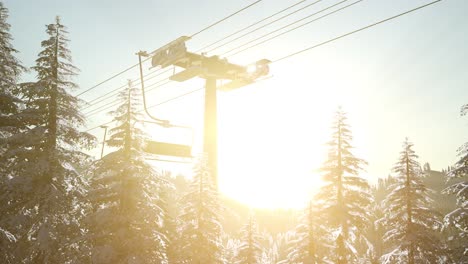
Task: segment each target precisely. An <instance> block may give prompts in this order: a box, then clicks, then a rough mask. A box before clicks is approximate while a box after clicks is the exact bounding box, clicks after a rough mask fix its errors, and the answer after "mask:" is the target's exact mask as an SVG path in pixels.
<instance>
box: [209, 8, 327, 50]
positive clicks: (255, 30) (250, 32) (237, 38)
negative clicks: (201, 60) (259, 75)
mask: <svg viewBox="0 0 468 264" xmlns="http://www.w3.org/2000/svg"><path fill="white" fill-rule="evenodd" d="M320 2H322V0H317V1H315V2H312V3H310V4H308V5H306V6H303V7H301V8H299V9H297V10H295V11H293V12H291V13H289V14H286V15H284V16H282V17H280V18H277V19H275V20H273V21H271V22H269V23H267V24H265V25H263V26H260V27H257V28H255V29H253V30H250V31H249V32H247V33H244V34H242V35H240V36H238V37H236V38H234V39H231V40H230V42H233V41H236V40H239V39H241V38H243V37H245V36H248V35H250V34H252V33H254V32H257V31H258V30H261V29H263V28H265V27H267V26H270V25H273V24H274V23H276V22H278V21H281V20H283V19H285V18H287V17H290V16H292V15H294V14H296V13H297V12H299V11H302V10H305V9H306V8H309V7H311V6H314V5H315V4H318V3H320ZM228 44H229V42H227V43H224V44H221V45H218V46H216V47H214V48H212V49H210V50H207V51H206V52H207V53H209V52H212V51H213V50H216V49H219V48H221V47H224V46H226V45H228Z"/></svg>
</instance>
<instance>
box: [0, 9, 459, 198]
mask: <svg viewBox="0 0 468 264" xmlns="http://www.w3.org/2000/svg"><path fill="white" fill-rule="evenodd" d="M252 2H253V1H244V0H242V1H228V0H222V1H221V0H216V1H214V0H210V1H208V0H201V1H189V0H184V1H174V0H172V1H169V0H166V1H156V0H133V1H123V0H100V1H96V0H80V1H71V0H68V1H67V0H41V1H36V0H4V3H5V5H6V6H7V7H8V8H9V10H10V19H9V22H10V24H11V25H12V34H13V37H14V45H15V48H17V49H18V50H19V51H20V54H19V55H18V56H19V58H20V59H21V61H22V62H23V63H24V64H25V65H26V66H33V65H34V60H35V59H36V56H37V54H38V52H39V51H40V42H41V41H42V40H44V39H45V38H46V34H45V25H46V24H49V23H52V22H53V21H54V17H55V16H56V15H60V16H61V17H62V21H63V23H64V24H65V25H66V26H67V27H68V30H69V31H70V35H69V37H70V39H71V44H70V49H71V50H72V56H73V59H74V63H75V65H76V66H77V67H78V68H80V69H81V73H80V75H79V76H78V77H77V78H76V79H75V81H76V83H78V84H79V85H80V87H81V89H82V90H84V89H87V88H89V87H91V86H93V85H95V84H97V83H98V82H100V81H102V80H104V79H106V78H108V77H110V76H111V75H113V74H115V73H117V72H119V71H121V70H123V69H125V68H127V67H129V66H130V65H132V64H135V63H136V62H137V57H136V56H135V52H137V51H138V50H147V51H152V50H154V49H156V48H158V47H160V46H162V45H164V44H166V43H167V42H170V41H171V40H173V39H176V38H177V37H179V36H182V35H190V34H192V33H194V32H196V31H198V30H200V29H201V28H203V27H205V26H206V25H208V24H210V23H212V22H214V21H216V20H218V19H220V18H222V17H224V16H226V15H228V14H230V13H232V12H234V11H236V10H238V9H240V8H242V7H244V6H246V5H248V4H249V3H252ZM296 2H298V1H279V0H276V1H273V0H263V1H262V2H260V3H259V4H257V5H255V6H253V7H252V8H250V9H248V10H246V11H245V12H243V13H241V14H239V15H237V16H235V17H234V18H232V19H230V20H228V21H226V22H223V23H222V24H220V25H218V26H216V27H214V28H212V29H210V30H209V31H206V32H203V33H201V34H200V35H197V36H196V37H194V38H193V39H192V40H190V41H189V42H187V46H188V48H189V50H191V51H195V50H198V49H199V48H202V47H203V46H204V45H206V44H210V43H212V42H214V41H216V40H218V39H219V38H221V37H224V36H226V35H228V34H230V33H232V32H234V31H236V30H238V29H241V28H243V27H245V26H247V25H249V24H251V23H253V22H255V21H258V20H260V19H262V18H264V17H267V16H269V15H270V14H273V13H274V12H277V11H279V10H281V9H282V8H285V7H287V6H289V5H291V4H293V3H296ZM312 2H313V1H305V2H304V3H302V4H301V5H299V6H298V7H297V8H299V7H302V6H305V5H307V4H309V3H312ZM337 2H338V1H337V0H323V1H321V2H319V3H317V4H316V5H314V6H312V7H310V8H307V9H305V10H303V11H301V12H298V13H297V14H295V15H292V16H290V17H288V19H285V20H282V21H280V22H277V23H275V24H273V25H271V26H269V27H265V28H264V29H262V30H259V31H257V32H255V33H254V34H250V35H248V36H246V37H244V38H242V39H239V40H238V41H235V42H232V43H228V44H227V45H226V46H225V47H222V48H220V49H218V50H215V51H213V52H211V53H209V54H210V55H218V54H219V55H221V54H223V52H226V51H228V50H229V49H230V48H232V47H236V46H239V45H241V44H243V43H244V42H246V41H249V40H252V39H254V38H256V37H258V36H261V35H263V34H264V33H267V32H269V31H272V30H274V29H276V28H279V27H281V26H283V25H286V24H288V23H291V22H293V21H294V20H297V19H299V18H302V17H304V16H306V15H308V14H312V13H314V12H316V11H318V10H320V9H323V8H325V7H327V6H330V5H332V4H334V3H337ZM352 2H354V1H347V3H352ZM428 2H430V1H428V0H425V1H421V0H412V1H407V0H392V1H388V0H387V1H385V0H365V1H362V2H360V3H358V4H356V5H354V6H352V7H350V8H348V9H346V10H344V11H342V12H338V13H336V14H334V15H331V16H330V17H327V18H324V19H321V20H318V21H316V22H314V23H312V24H310V25H307V26H305V27H303V28H300V29H298V30H296V31H294V32H291V33H288V34H286V35H284V36H282V37H279V38H277V39H275V40H273V41H270V42H267V43H264V44H262V45H259V46H258V47H255V48H252V49H250V50H248V51H245V52H242V53H239V54H237V55H235V56H228V57H227V58H228V59H229V61H231V62H235V63H239V64H247V63H250V62H254V61H256V60H258V59H262V58H268V59H271V60H274V59H277V58H280V57H282V56H284V55H287V54H290V53H292V52H294V51H297V50H300V49H302V48H305V47H308V46H312V45H314V44H317V43H320V42H322V41H325V40H327V39H330V38H333V37H335V36H338V35H340V34H343V33H347V32H349V31H352V30H354V29H357V28H359V27H362V26H365V25H367V24H370V23H372V22H375V21H378V20H381V19H384V18H387V17H390V16H392V15H395V14H398V13H400V12H403V11H406V10H408V9H411V8H413V7H416V6H419V5H422V4H424V3H428ZM345 4H346V3H344V4H343V5H345ZM297 8H296V9H297ZM293 10H294V9H293ZM466 10H468V1H465V0H445V1H442V2H440V3H438V4H435V5H433V6H430V7H428V8H425V9H423V10H420V11H418V12H416V13H412V14H409V15H407V16H404V17H401V18H399V19H397V20H394V21H390V22H388V23H385V24H382V25H379V26H377V27H374V28H372V29H369V30H366V31H363V32H360V33H358V34H355V35H352V36H350V37H347V38H345V39H342V40H339V41H336V42H333V43H330V44H327V45H325V46H322V47H319V48H316V49H313V50H311V51H309V52H306V53H303V54H300V55H298V56H295V57H293V58H291V59H287V60H284V61H282V62H279V63H275V64H272V65H271V75H272V78H269V79H268V80H265V81H262V82H260V83H258V84H254V85H251V86H248V87H244V88H242V89H239V90H236V91H233V92H229V93H222V94H220V95H219V119H220V121H219V130H220V177H221V179H220V184H221V189H222V190H223V191H224V192H225V193H227V194H228V195H230V196H234V197H236V198H238V199H240V200H242V201H249V200H250V201H252V200H255V201H254V202H253V203H254V205H258V206H291V204H297V203H298V201H303V200H304V197H306V194H307V192H308V190H310V186H311V185H316V184H318V181H317V180H315V179H317V178H318V176H317V172H316V170H317V168H318V167H319V166H320V162H321V161H322V160H323V158H324V155H323V154H324V143H325V142H326V141H327V140H328V138H329V135H330V131H329V126H330V123H331V117H332V114H333V112H334V111H335V110H336V108H337V106H338V105H341V106H342V107H343V108H344V110H345V111H347V112H348V115H349V121H350V124H351V126H352V129H353V134H354V139H355V140H354V145H355V146H356V150H355V152H356V153H357V155H359V156H360V157H362V158H364V159H366V160H367V161H368V162H369V166H368V167H367V172H366V175H367V176H368V177H369V179H371V180H375V179H376V178H377V177H385V176H386V175H388V174H389V172H390V168H391V167H392V165H393V164H394V162H395V161H396V159H397V157H398V152H399V151H400V148H401V142H402V141H403V140H404V138H405V137H409V139H410V140H411V141H413V142H414V143H415V150H416V152H417V154H419V156H420V162H421V163H424V162H429V163H430V164H431V166H432V168H433V169H436V170H440V169H442V168H445V167H447V166H448V165H451V164H453V162H454V161H455V160H456V149H457V148H458V147H459V146H460V145H461V144H462V143H464V142H466V141H468V133H467V132H468V127H467V125H468V119H466V118H465V119H463V118H461V117H460V116H459V109H460V107H461V105H462V104H464V103H468V87H467V83H468V48H467V47H468V16H467V15H466ZM278 17H279V16H278ZM148 68H149V65H146V66H145V72H146V73H148V72H150V71H149V69H148ZM33 77H34V76H33V75H32V76H31V75H30V76H25V79H28V78H29V79H30V78H33ZM137 77H138V75H137V72H136V71H131V72H129V73H128V74H125V75H122V76H120V77H119V78H116V79H114V80H113V81H111V82H108V83H106V84H105V85H102V86H100V87H99V88H98V89H94V90H93V91H92V92H89V93H86V94H84V95H83V96H82V98H83V99H86V100H92V99H93V98H95V97H97V96H99V95H101V94H104V93H106V92H107V91H110V90H112V89H114V88H117V87H119V86H121V85H123V84H125V83H126V80H127V79H135V78H137ZM157 80H158V79H154V80H153V81H148V84H151V83H154V82H155V81H157ZM202 85H203V82H202V81H200V80H193V81H190V82H186V83H182V84H181V83H173V84H171V85H167V86H164V87H161V88H160V89H157V90H156V91H154V92H152V93H151V97H150V99H151V102H150V104H154V103H158V102H161V101H164V100H165V99H168V98H171V97H173V96H177V95H179V94H182V93H184V92H187V91H190V90H192V89H194V88H198V87H201V86H202ZM74 93H75V94H77V93H79V91H76V92H74ZM111 101H112V99H110V100H108V101H105V102H103V103H102V104H104V103H107V102H111ZM202 106H203V93H202V92H198V93H194V94H192V95H190V96H187V97H185V98H183V99H181V100H178V101H174V102H172V103H168V104H165V105H164V106H161V107H158V108H154V109H152V111H153V112H154V114H155V115H157V116H160V117H162V118H168V119H171V120H173V121H174V122H175V123H182V124H188V125H191V126H193V127H194V128H195V131H196V134H195V135H196V136H195V139H196V140H195V141H196V142H194V143H195V145H196V146H197V145H198V146H199V145H200V141H199V140H198V138H199V135H200V133H201V122H202ZM96 107H98V105H96V106H95V107H94V108H96ZM92 109H93V107H89V108H87V109H85V110H83V112H85V113H87V112H90V111H91V110H92ZM109 110H110V109H106V110H103V111H101V112H102V113H99V114H94V115H90V116H89V127H93V126H97V125H99V124H101V123H103V122H106V121H109V120H110V117H108V116H106V115H105V112H107V111H109ZM155 131H158V132H155V133H160V134H158V135H165V136H167V137H168V138H170V137H171V136H170V134H171V133H173V132H168V131H160V130H155ZM92 132H93V133H96V135H97V136H99V137H101V136H102V131H100V130H93V131H92ZM171 166H172V167H169V168H174V165H171ZM177 169H179V168H177ZM184 169H187V168H182V169H180V170H184ZM247 183H253V184H247ZM261 183H267V184H265V185H262V187H259V186H260V184H261ZM278 192H280V193H284V195H275V194H276V193H278ZM259 196H262V197H259Z"/></svg>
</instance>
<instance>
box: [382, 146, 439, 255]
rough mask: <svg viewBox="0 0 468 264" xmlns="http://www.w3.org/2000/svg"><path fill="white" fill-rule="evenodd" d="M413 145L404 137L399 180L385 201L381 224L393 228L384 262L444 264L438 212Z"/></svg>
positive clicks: (397, 166)
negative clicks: (439, 235)
mask: <svg viewBox="0 0 468 264" xmlns="http://www.w3.org/2000/svg"><path fill="white" fill-rule="evenodd" d="M417 158H418V156H417V155H416V153H415V152H414V150H413V144H412V143H411V142H409V141H408V139H406V140H405V142H404V143H403V150H402V151H401V152H400V157H399V159H398V162H397V163H396V164H395V166H394V167H393V172H394V173H395V175H394V177H395V180H396V182H395V183H394V184H392V185H391V186H390V187H389V189H390V190H391V191H390V193H389V194H388V196H387V197H386V198H385V200H384V201H383V208H384V214H385V216H384V218H383V219H382V223H383V224H384V225H385V226H388V227H391V228H390V229H389V230H388V231H387V232H386V233H385V235H384V243H385V244H386V245H388V247H389V248H390V252H388V253H386V254H385V255H383V256H382V257H381V260H382V262H383V263H408V264H414V263H443V262H442V261H443V260H444V259H443V257H444V255H445V254H444V250H443V247H442V244H441V241H439V239H438V237H437V236H436V232H437V229H438V228H440V227H441V222H440V220H439V219H438V217H437V215H438V213H437V212H435V211H434V210H432V209H431V199H430V198H429V195H428V194H429V192H430V190H429V189H428V188H426V186H424V184H423V183H422V179H421V178H422V177H423V174H422V171H421V166H420V164H419V163H418V161H417Z"/></svg>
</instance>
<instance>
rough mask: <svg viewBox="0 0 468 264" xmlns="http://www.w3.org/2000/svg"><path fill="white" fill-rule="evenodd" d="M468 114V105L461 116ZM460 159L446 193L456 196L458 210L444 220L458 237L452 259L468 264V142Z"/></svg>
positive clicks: (455, 240) (452, 244)
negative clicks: (467, 263)
mask: <svg viewBox="0 0 468 264" xmlns="http://www.w3.org/2000/svg"><path fill="white" fill-rule="evenodd" d="M467 114H468V104H465V105H463V106H462V108H461V115H462V116H465V115H467ZM458 156H459V157H460V159H459V160H458V161H457V163H456V164H455V165H454V167H453V168H452V169H450V170H449V171H448V173H447V177H448V180H449V182H450V181H452V182H455V183H452V184H451V185H450V186H449V187H447V188H446V189H445V190H444V192H445V193H447V194H452V195H455V196H456V198H457V208H456V209H455V210H453V211H452V212H450V213H448V214H447V215H446V216H445V218H444V224H445V226H446V227H453V228H454V229H455V230H456V233H457V237H454V238H453V241H452V243H451V251H453V252H452V253H451V255H452V259H454V260H455V261H456V262H457V263H466V262H468V142H466V143H465V144H463V145H462V146H461V147H460V148H459V149H458Z"/></svg>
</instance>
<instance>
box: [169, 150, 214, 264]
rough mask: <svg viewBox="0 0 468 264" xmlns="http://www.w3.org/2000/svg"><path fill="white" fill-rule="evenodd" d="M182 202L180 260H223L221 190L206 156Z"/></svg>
mask: <svg viewBox="0 0 468 264" xmlns="http://www.w3.org/2000/svg"><path fill="white" fill-rule="evenodd" d="M182 205H183V208H182V212H181V215H180V216H179V219H180V224H181V226H180V233H181V237H180V238H179V245H178V246H179V250H178V251H179V252H180V253H181V256H180V257H181V258H180V260H179V261H178V262H177V263H194V264H202V263H212V264H216V263H222V262H223V261H222V243H221V232H222V226H221V223H220V222H219V211H220V205H219V200H218V193H217V191H216V188H215V185H214V183H213V179H212V177H211V175H210V172H209V169H208V166H207V161H206V158H204V157H202V158H200V160H199V161H198V162H197V164H196V166H195V168H194V175H193V181H192V184H191V185H190V190H189V192H188V193H187V194H186V195H185V196H184V197H183V198H182Z"/></svg>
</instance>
